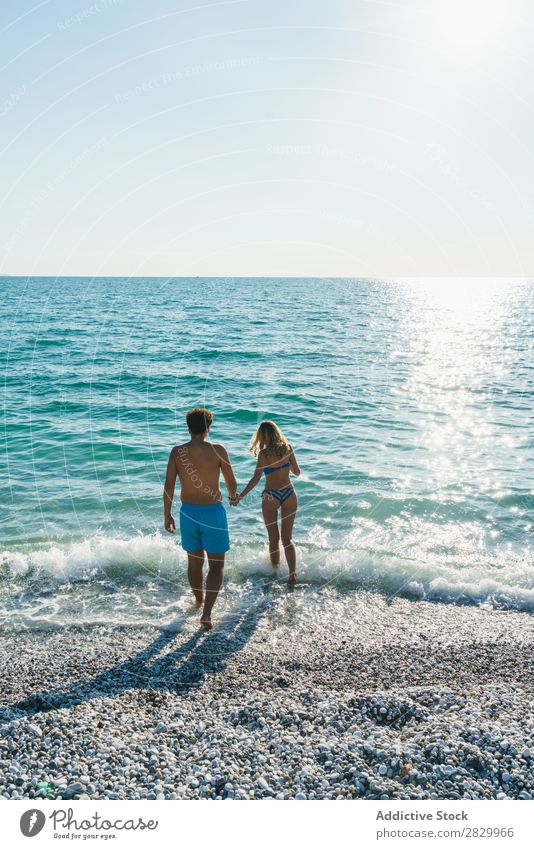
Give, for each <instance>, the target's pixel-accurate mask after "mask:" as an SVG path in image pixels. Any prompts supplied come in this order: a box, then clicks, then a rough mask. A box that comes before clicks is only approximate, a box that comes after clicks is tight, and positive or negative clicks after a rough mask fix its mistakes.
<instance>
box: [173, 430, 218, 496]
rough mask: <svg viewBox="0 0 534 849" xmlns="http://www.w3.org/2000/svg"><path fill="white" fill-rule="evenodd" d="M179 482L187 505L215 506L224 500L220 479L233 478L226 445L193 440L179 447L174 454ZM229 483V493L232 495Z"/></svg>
mask: <svg viewBox="0 0 534 849" xmlns="http://www.w3.org/2000/svg"><path fill="white" fill-rule="evenodd" d="M171 454H172V456H173V459H174V463H175V465H176V473H177V475H178V478H179V479H180V488H181V492H180V498H181V500H182V501H185V502H186V503H188V504H213V503H216V502H219V501H222V494H221V490H220V487H219V476H220V472H221V471H222V473H223V475H224V476H225V478H227V477H229V476H230V475H231V471H232V470H231V466H230V460H229V457H228V452H227V451H226V448H225V447H224V445H219V444H216V443H212V442H207V441H205V440H202V441H201V440H198V439H191V440H189V442H185V443H184V444H183V445H176V446H175V447H174V448H173V449H172V452H171ZM232 483H233V482H232V481H231V480H230V481H229V480H227V481H226V484H227V486H228V490H229V492H231V493H232V494H233V492H232V490H231V487H230V485H229V484H232Z"/></svg>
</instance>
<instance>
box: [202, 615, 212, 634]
mask: <svg viewBox="0 0 534 849" xmlns="http://www.w3.org/2000/svg"><path fill="white" fill-rule="evenodd" d="M200 624H201V625H202V627H203V628H204V630H205V631H211V629H212V628H213V625H212V622H211V616H202V617H201V619H200Z"/></svg>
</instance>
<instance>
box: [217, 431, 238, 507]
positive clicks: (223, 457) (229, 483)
mask: <svg viewBox="0 0 534 849" xmlns="http://www.w3.org/2000/svg"><path fill="white" fill-rule="evenodd" d="M216 451H217V455H218V457H219V465H220V467H221V472H222V475H223V478H224V482H225V484H226V489H227V490H228V495H229V496H230V501H234V500H235V496H236V493H237V481H236V479H235V475H234V470H233V469H232V463H231V462H230V457H229V456H228V451H227V450H226V448H225V447H224V445H217V447H216Z"/></svg>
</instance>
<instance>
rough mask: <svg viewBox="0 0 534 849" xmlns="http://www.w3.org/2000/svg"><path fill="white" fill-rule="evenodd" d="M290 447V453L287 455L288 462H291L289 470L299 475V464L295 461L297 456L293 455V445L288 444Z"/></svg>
mask: <svg viewBox="0 0 534 849" xmlns="http://www.w3.org/2000/svg"><path fill="white" fill-rule="evenodd" d="M289 447H290V449H291V454H290V455H289V462H290V463H291V465H290V467H289V471H290V472H293V474H294V475H297V477H298V475H300V466H299V464H298V463H297V458H296V457H295V452H294V451H293V446H291V445H290V446H289Z"/></svg>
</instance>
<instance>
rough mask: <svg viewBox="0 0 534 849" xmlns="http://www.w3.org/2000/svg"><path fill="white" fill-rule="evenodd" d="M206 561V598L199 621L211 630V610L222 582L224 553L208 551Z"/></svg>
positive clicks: (207, 629)
mask: <svg viewBox="0 0 534 849" xmlns="http://www.w3.org/2000/svg"><path fill="white" fill-rule="evenodd" d="M208 563H209V571H208V577H207V578H206V598H205V600H204V610H203V611H202V616H201V618H200V622H201V624H202V625H204V628H205V629H206V631H211V629H212V628H213V625H212V624H211V611H212V609H213V605H214V604H215V601H216V599H217V596H218V595H219V590H220V589H221V586H222V582H223V573H224V553H223V554H210V553H209V552H208Z"/></svg>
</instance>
